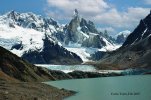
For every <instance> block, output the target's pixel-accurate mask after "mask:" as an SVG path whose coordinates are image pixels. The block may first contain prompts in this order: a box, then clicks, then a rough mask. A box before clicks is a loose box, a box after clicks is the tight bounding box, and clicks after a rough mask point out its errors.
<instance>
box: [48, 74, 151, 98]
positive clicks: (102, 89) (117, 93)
mask: <svg viewBox="0 0 151 100" xmlns="http://www.w3.org/2000/svg"><path fill="white" fill-rule="evenodd" d="M46 84H50V85H53V86H55V87H58V88H65V89H69V90H74V91H77V92H78V93H77V94H76V95H74V96H71V97H68V98H66V99H65V100H151V75H134V76H119V77H104V78H93V79H73V80H62V81H50V82H46Z"/></svg>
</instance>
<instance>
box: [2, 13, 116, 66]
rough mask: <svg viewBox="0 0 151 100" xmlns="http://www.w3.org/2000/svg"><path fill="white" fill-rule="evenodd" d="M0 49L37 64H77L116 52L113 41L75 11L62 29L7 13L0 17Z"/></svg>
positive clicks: (46, 20) (39, 19)
mask: <svg viewBox="0 0 151 100" xmlns="http://www.w3.org/2000/svg"><path fill="white" fill-rule="evenodd" d="M0 46H3V47H4V48H6V49H8V50H10V51H11V52H13V53H15V54H17V55H18V56H20V57H22V58H24V59H26V60H28V61H29V62H31V63H38V64H80V63H82V62H83V61H89V60H91V55H92V54H94V53H95V52H97V51H112V50H115V49H117V46H116V45H115V41H114V40H113V38H112V37H110V36H108V35H105V34H104V33H102V32H99V31H98V30H97V28H96V27H95V25H94V23H93V22H92V21H87V20H86V19H84V18H81V17H80V16H79V13H78V11H77V10H75V12H74V16H73V18H72V20H71V21H70V22H69V24H66V25H65V26H63V25H60V24H59V23H58V22H57V21H55V20H54V19H52V18H44V17H42V16H40V15H36V14H33V13H31V12H30V13H18V12H15V11H10V12H8V13H6V14H4V15H2V16H0Z"/></svg>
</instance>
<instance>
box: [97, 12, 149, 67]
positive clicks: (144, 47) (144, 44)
mask: <svg viewBox="0 0 151 100" xmlns="http://www.w3.org/2000/svg"><path fill="white" fill-rule="evenodd" d="M103 64H106V65H108V68H112V69H127V68H149V69H150V68H151V67H150V66H151V13H150V14H149V15H148V16H147V17H146V18H145V19H143V20H141V21H140V23H139V25H138V26H137V28H136V29H135V30H134V31H133V32H132V33H131V34H130V35H129V36H128V38H127V39H126V41H125V43H124V44H123V46H122V47H121V48H120V49H118V50H116V51H114V52H111V53H110V54H108V55H106V56H105V57H104V58H103V59H102V60H101V61H100V63H99V64H98V65H100V67H101V66H102V65H103Z"/></svg>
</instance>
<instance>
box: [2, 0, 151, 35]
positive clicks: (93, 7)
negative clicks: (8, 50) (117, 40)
mask: <svg viewBox="0 0 151 100" xmlns="http://www.w3.org/2000/svg"><path fill="white" fill-rule="evenodd" d="M74 9H77V10H78V11H79V14H80V16H81V17H83V18H85V19H87V20H91V21H93V22H94V23H95V24H96V27H97V28H98V29H99V30H101V31H104V30H107V31H108V32H109V33H110V34H111V35H112V36H115V35H116V34H117V33H118V32H120V31H124V30H130V31H133V30H134V28H135V27H136V26H137V25H138V24H139V21H140V20H141V19H143V18H145V16H147V15H148V14H149V13H150V10H151V0H0V14H4V13H6V12H8V11H11V10H15V11H17V12H20V13H23V12H33V13H35V14H38V15H42V16H44V17H46V16H49V17H51V18H54V19H55V20H57V21H58V22H59V23H61V24H66V23H69V21H70V20H71V19H72V17H73V11H74Z"/></svg>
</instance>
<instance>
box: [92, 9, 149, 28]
mask: <svg viewBox="0 0 151 100" xmlns="http://www.w3.org/2000/svg"><path fill="white" fill-rule="evenodd" d="M149 11H150V9H149V8H141V7H136V8H134V7H130V8H128V9H127V11H125V12H119V11H117V9H115V8H112V9H110V10H108V11H106V12H105V13H101V14H98V15H97V16H96V17H95V21H96V22H100V23H101V24H105V25H111V26H112V27H116V28H123V27H125V28H129V27H133V26H135V25H136V24H138V22H139V21H140V19H142V18H144V17H145V16H147V14H149Z"/></svg>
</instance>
